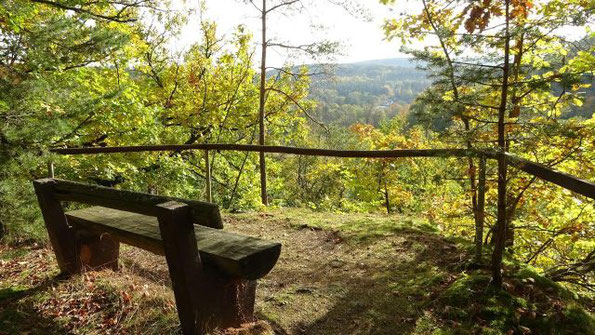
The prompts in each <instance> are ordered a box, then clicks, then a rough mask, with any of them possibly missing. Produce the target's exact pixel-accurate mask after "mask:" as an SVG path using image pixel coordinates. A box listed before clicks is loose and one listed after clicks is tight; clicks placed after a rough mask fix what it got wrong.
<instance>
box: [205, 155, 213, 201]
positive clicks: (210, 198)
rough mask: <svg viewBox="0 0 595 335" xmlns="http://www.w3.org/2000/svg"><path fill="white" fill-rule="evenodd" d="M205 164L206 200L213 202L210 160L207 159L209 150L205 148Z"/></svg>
mask: <svg viewBox="0 0 595 335" xmlns="http://www.w3.org/2000/svg"><path fill="white" fill-rule="evenodd" d="M205 166H206V169H207V190H206V191H207V201H208V202H213V191H212V189H211V161H210V160H209V150H205Z"/></svg>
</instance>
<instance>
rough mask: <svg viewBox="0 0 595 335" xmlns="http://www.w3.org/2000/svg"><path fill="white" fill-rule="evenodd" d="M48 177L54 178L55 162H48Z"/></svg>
mask: <svg viewBox="0 0 595 335" xmlns="http://www.w3.org/2000/svg"><path fill="white" fill-rule="evenodd" d="M48 178H54V162H52V161H49V162H48Z"/></svg>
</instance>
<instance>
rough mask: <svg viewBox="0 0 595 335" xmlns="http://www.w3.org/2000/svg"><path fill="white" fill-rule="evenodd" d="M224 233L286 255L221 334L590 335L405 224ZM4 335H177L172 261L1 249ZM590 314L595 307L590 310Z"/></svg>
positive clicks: (369, 219) (367, 220)
mask: <svg viewBox="0 0 595 335" xmlns="http://www.w3.org/2000/svg"><path fill="white" fill-rule="evenodd" d="M224 217H225V221H226V222H225V226H226V229H229V230H231V231H236V232H240V233H244V234H248V235H252V236H259V237H262V238H267V239H271V240H275V241H279V242H281V243H282V244H283V250H282V254H281V258H280V259H279V262H278V264H277V266H276V267H275V269H274V270H273V271H272V272H271V273H270V274H269V275H267V276H266V277H265V278H263V279H262V280H260V281H259V286H258V290H257V298H256V301H257V303H256V313H257V317H258V318H259V319H260V320H262V321H260V322H258V323H255V324H252V325H248V326H247V327H246V328H245V329H241V330H225V331H223V330H222V331H220V332H218V333H224V334H273V333H275V334H432V333H434V334H472V333H493V334H500V333H507V332H513V333H518V334H523V333H528V332H529V331H530V332H532V333H535V334H537V333H539V334H593V329H595V324H594V323H593V322H594V321H593V316H592V314H591V312H589V311H588V310H587V309H585V308H584V307H583V305H584V304H582V303H581V301H580V300H579V299H578V297H577V296H576V295H574V294H573V293H572V292H570V291H568V290H566V289H565V288H563V287H561V286H559V285H557V284H555V283H552V282H550V281H548V280H547V279H545V278H543V277H540V276H539V275H537V274H536V273H535V272H533V271H531V269H528V268H524V267H522V266H520V265H510V266H509V269H507V270H508V273H510V274H511V275H510V276H508V277H506V278H505V288H506V289H505V290H504V291H498V292H496V291H492V290H491V289H490V288H489V285H488V284H489V276H488V273H487V272H486V271H485V270H481V269H479V270H468V267H467V265H468V260H469V258H470V254H469V250H470V249H469V245H468V244H466V243H465V242H463V241H461V240H455V239H449V238H445V237H443V236H441V235H440V234H438V233H437V231H436V230H435V229H434V228H433V227H431V226H430V225H429V224H428V223H426V222H424V221H423V220H421V219H417V218H410V217H406V216H400V215H392V216H387V215H374V214H337V213H315V212H311V211H308V210H298V209H278V210H273V211H269V212H254V213H242V214H227V215H224ZM0 262H1V263H0V266H1V269H2V270H1V271H0V334H4V333H6V334H13V333H17V334H18V333H29V334H64V333H75V334H105V333H143V334H168V333H176V332H178V331H179V330H178V321H177V315H176V311H175V304H174V301H173V294H172V291H171V288H170V282H169V278H168V273H167V267H166V265H165V260H164V259H163V258H162V257H158V256H155V255H152V254H149V253H147V252H145V251H142V250H138V249H135V248H128V247H124V248H123V251H122V255H121V259H120V263H121V270H119V271H118V272H115V273H114V272H112V271H110V270H104V271H98V272H87V273H85V274H83V275H80V276H76V277H74V278H71V279H69V280H64V279H62V278H60V277H57V274H58V273H57V266H56V264H55V261H54V259H53V254H52V252H51V250H49V249H48V248H46V247H43V246H21V247H17V248H6V247H5V248H3V249H0ZM589 305H591V306H592V303H591V304H589Z"/></svg>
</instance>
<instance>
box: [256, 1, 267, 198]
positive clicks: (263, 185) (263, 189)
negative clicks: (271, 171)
mask: <svg viewBox="0 0 595 335" xmlns="http://www.w3.org/2000/svg"><path fill="white" fill-rule="evenodd" d="M266 16H267V2H266V0H262V15H261V20H262V45H261V48H262V50H261V51H262V56H261V59H260V101H259V105H258V123H259V126H260V129H259V136H258V144H260V145H265V138H264V132H265V128H264V104H265V101H266V100H265V94H266V87H265V85H266V57H267V39H266V37H267V24H266V22H267V18H266ZM260 198H261V200H262V204H263V205H265V206H268V204H269V201H268V198H267V170H266V160H265V157H264V152H261V153H260Z"/></svg>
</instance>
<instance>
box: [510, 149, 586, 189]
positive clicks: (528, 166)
mask: <svg viewBox="0 0 595 335" xmlns="http://www.w3.org/2000/svg"><path fill="white" fill-rule="evenodd" d="M506 160H507V162H508V165H511V166H514V167H515V168H517V169H519V170H522V171H525V172H527V173H528V174H531V175H533V176H536V177H538V178H540V179H543V180H547V181H549V182H552V183H554V184H556V185H559V186H562V187H563V188H565V189H567V190H571V191H573V192H576V193H578V194H582V195H584V196H586V197H589V198H591V199H595V183H594V182H592V181H589V180H584V179H581V178H578V177H575V176H573V175H570V174H568V173H564V172H560V171H556V170H554V169H552V168H549V167H547V166H545V165H542V164H539V163H535V162H531V161H528V160H526V159H523V158H520V157H518V156H515V155H512V154H509V153H507V154H506Z"/></svg>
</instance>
